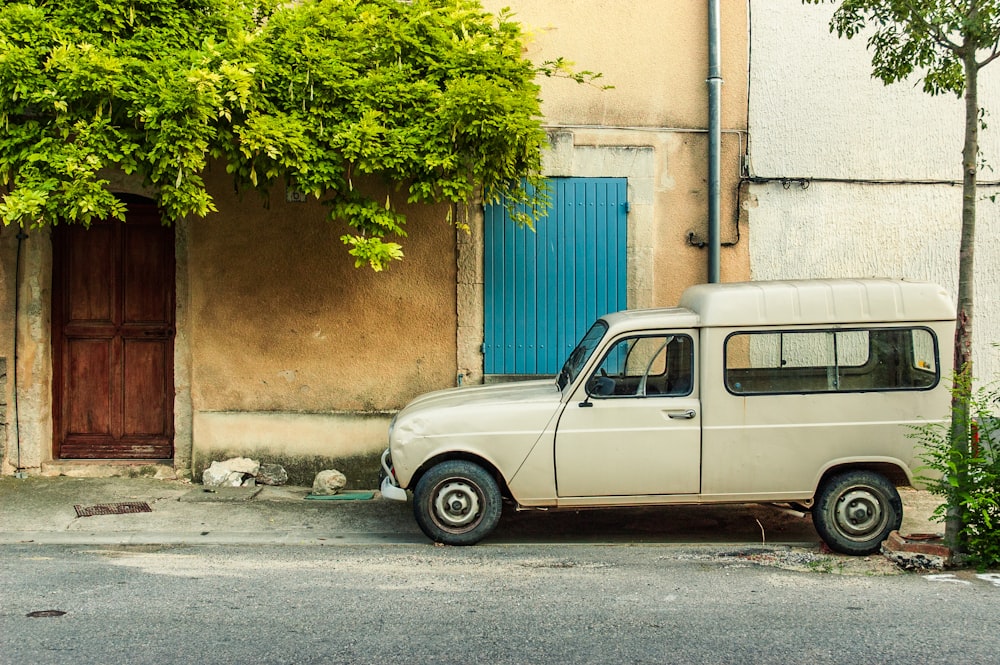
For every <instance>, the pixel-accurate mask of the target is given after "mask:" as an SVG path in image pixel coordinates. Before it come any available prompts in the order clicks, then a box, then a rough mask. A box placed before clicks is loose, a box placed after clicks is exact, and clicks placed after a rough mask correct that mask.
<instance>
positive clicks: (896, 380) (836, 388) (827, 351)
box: [725, 328, 940, 395]
mask: <svg viewBox="0 0 1000 665" xmlns="http://www.w3.org/2000/svg"><path fill="white" fill-rule="evenodd" d="M725 378H726V388H727V389H728V390H729V392H731V393H734V394H737V395H767V394H784V393H826V392H871V391H889V390H927V389H930V388H933V387H934V386H936V385H937V383H938V381H939V379H940V375H939V373H938V345H937V339H936V338H935V336H934V333H933V332H931V331H930V330H928V329H927V328H869V329H859V330H807V331H780V332H770V331H768V332H757V331H754V332H741V333H734V334H732V335H730V336H729V337H728V338H727V339H726V369H725Z"/></svg>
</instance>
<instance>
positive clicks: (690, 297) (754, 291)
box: [602, 278, 955, 331]
mask: <svg viewBox="0 0 1000 665" xmlns="http://www.w3.org/2000/svg"><path fill="white" fill-rule="evenodd" d="M602 318H603V319H604V320H605V321H606V322H607V323H608V326H609V328H611V329H612V331H615V329H617V328H619V327H627V328H629V329H654V328H693V327H729V326H762V325H768V326H771V325H778V326H780V325H794V324H805V325H808V324H824V323H835V324H852V323H893V322H919V321H952V320H954V319H955V303H954V301H953V300H952V297H951V296H950V295H949V294H948V292H947V291H945V289H944V288H943V287H941V286H939V285H937V284H933V283H931V282H917V281H909V280H901V279H877V278H872V279H869V278H865V279H803V280H785V281H761V282H731V283H723V284H698V285H696V286H692V287H689V288H688V289H687V290H685V291H684V294H683V295H682V296H681V301H680V306H679V307H664V308H659V309H640V310H627V311H622V312H615V313H613V314H608V315H606V316H604V317H602Z"/></svg>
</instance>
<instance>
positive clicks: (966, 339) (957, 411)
mask: <svg viewBox="0 0 1000 665" xmlns="http://www.w3.org/2000/svg"><path fill="white" fill-rule="evenodd" d="M962 64H963V66H964V69H965V147H964V148H963V150H962V241H961V245H960V247H959V254H958V306H957V311H956V326H955V390H954V391H953V392H952V402H951V406H952V409H951V417H952V421H951V445H952V449H953V451H954V452H955V453H958V455H959V458H960V459H964V458H965V457H966V456H967V455H968V452H969V432H970V427H969V425H970V422H969V417H970V412H969V411H970V410H969V399H970V396H971V392H970V391H971V390H972V378H973V375H972V312H973V309H972V303H973V275H974V271H973V267H974V259H975V238H976V170H977V168H978V161H979V94H978V92H979V91H978V75H979V67H978V65H977V64H976V49H975V44H970V43H967V44H965V48H964V52H963V53H962ZM957 476H958V477H957V478H956V480H957V481H958V483H959V487H964V486H965V485H966V484H967V483H968V477H967V474H966V473H965V470H964V469H963V468H962V467H961V465H960V467H959V469H958V472H957ZM963 526H964V524H963V520H962V515H961V511H960V508H959V506H957V505H950V506H948V512H947V519H946V521H945V539H946V540H947V542H948V543H949V544H950V545H951V546H952V547H953V548H954V549H955V550H956V551H959V552H960V551H964V543H963V542H962V540H961V538H960V531H961V529H962V527H963Z"/></svg>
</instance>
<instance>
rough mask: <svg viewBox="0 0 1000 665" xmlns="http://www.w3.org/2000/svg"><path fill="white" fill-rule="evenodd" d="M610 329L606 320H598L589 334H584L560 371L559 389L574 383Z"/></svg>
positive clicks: (557, 381) (557, 383)
mask: <svg viewBox="0 0 1000 665" xmlns="http://www.w3.org/2000/svg"><path fill="white" fill-rule="evenodd" d="M607 331H608V324H606V323H605V322H604V321H598V322H596V323H595V324H594V325H592V326H591V327H590V330H588V331H587V334H586V335H584V336H583V339H581V340H580V343H579V344H577V345H576V348H575V349H573V352H572V353H570V354H569V358H567V359H566V363H565V364H564V365H563V367H562V371H561V372H559V378H558V379H557V380H556V385H558V386H559V390H562V389H563V388H565V387H566V386H568V385H569V384H571V383H573V381H574V380H575V379H576V377H577V376H578V375H579V374H580V370H581V369H583V366H584V365H585V364H587V360H588V359H589V358H590V355H591V354H592V353H593V352H594V349H596V348H597V344H598V342H600V341H601V338H602V337H604V333H606V332H607Z"/></svg>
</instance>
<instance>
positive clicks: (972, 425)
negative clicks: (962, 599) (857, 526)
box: [914, 379, 1000, 569]
mask: <svg viewBox="0 0 1000 665" xmlns="http://www.w3.org/2000/svg"><path fill="white" fill-rule="evenodd" d="M954 390H955V391H957V392H958V393H960V394H959V397H960V399H961V400H962V401H964V402H966V403H968V405H969V409H968V411H967V412H966V411H964V410H962V409H954V410H953V414H952V418H953V419H959V422H958V427H954V428H953V427H952V426H951V425H948V424H936V425H925V426H923V427H918V428H916V431H915V434H914V436H915V438H917V439H918V440H920V441H921V442H922V443H923V446H924V453H923V455H922V459H923V460H924V462H926V464H927V468H928V469H929V470H931V471H932V472H933V473H931V474H928V475H927V476H925V477H924V478H923V480H924V482H926V483H927V485H928V488H929V489H930V491H932V492H933V493H935V494H936V495H938V496H940V497H941V498H942V499H943V500H944V503H943V504H942V505H940V506H938V508H937V510H936V511H935V513H934V517H935V518H936V519H937V520H938V521H942V522H943V521H945V520H946V519H947V514H948V511H949V510H957V511H958V516H959V518H960V524H961V527H960V528H959V530H958V533H957V538H958V540H959V542H958V543H955V545H957V546H958V549H959V550H960V551H964V552H965V553H966V554H967V555H968V558H969V562H970V563H972V564H973V565H975V566H976V567H978V568H980V569H984V568H989V567H995V566H998V565H1000V450H998V449H997V447H998V446H1000V417H998V416H1000V414H997V413H996V406H997V404H998V403H1000V389H997V388H993V389H991V390H987V389H979V390H977V391H973V390H972V389H971V388H970V387H969V385H968V382H967V381H965V380H962V379H957V380H956V386H955V388H954ZM966 414H968V415H966ZM954 432H961V435H960V436H962V437H963V440H961V441H956V440H955V438H954V437H955V436H956V434H955V433H954Z"/></svg>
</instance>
